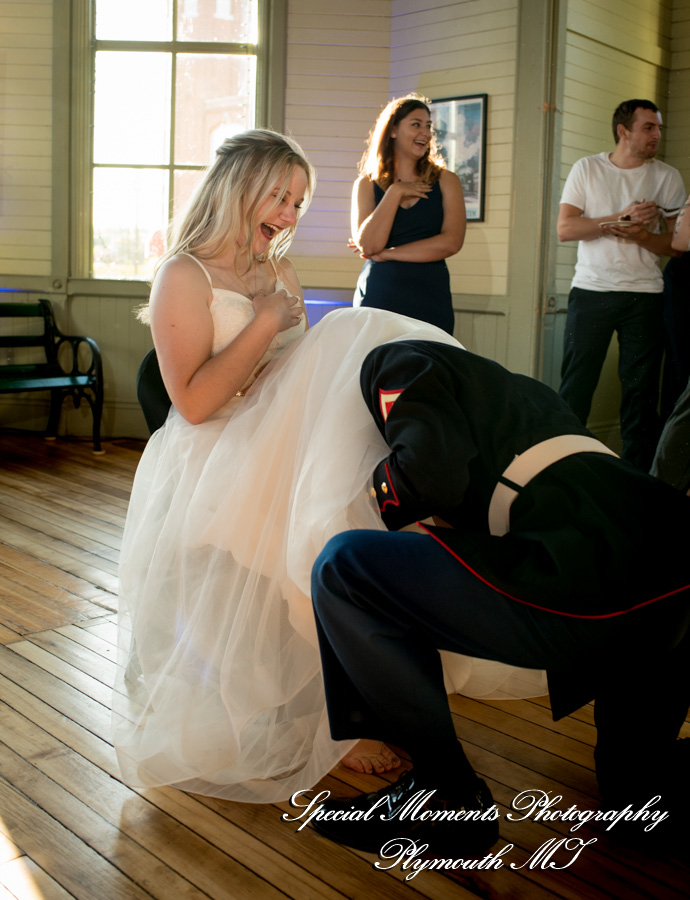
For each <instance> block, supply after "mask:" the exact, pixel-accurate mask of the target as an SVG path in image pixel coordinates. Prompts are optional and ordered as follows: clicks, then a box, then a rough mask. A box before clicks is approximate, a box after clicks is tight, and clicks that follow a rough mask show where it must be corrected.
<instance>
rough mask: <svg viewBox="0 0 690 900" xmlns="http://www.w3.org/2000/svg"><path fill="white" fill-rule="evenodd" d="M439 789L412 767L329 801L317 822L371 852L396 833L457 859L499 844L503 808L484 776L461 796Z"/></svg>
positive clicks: (322, 831)
mask: <svg viewBox="0 0 690 900" xmlns="http://www.w3.org/2000/svg"><path fill="white" fill-rule="evenodd" d="M439 794H440V792H439V791H434V790H431V789H426V788H424V787H423V786H422V785H420V784H418V783H417V781H416V779H415V775H414V771H407V772H404V773H403V774H402V775H401V776H400V778H398V780H397V781H396V782H395V784H390V785H387V786H386V787H384V788H381V790H379V791H376V792H375V793H371V794H360V795H359V796H358V797H351V798H350V799H346V798H340V799H333V800H330V799H329V800H326V801H324V802H323V804H321V807H322V808H321V810H320V813H319V814H318V815H317V816H315V817H314V818H313V819H312V824H313V826H314V828H315V829H316V831H318V832H319V834H322V835H324V837H327V838H330V839H331V840H332V841H337V842H338V843H339V844H347V845H348V846H349V847H355V848H356V849H357V850H366V851H369V852H371V853H378V852H379V851H380V850H381V848H382V847H383V846H384V845H385V844H386V843H387V842H388V841H391V840H394V839H396V838H409V839H411V840H412V841H414V842H415V843H416V845H417V847H418V848H421V847H423V845H425V844H428V845H429V847H428V852H427V855H429V854H435V853H439V854H440V853H443V855H449V856H451V855H452V856H453V857H454V858H460V857H465V856H472V855H475V854H478V853H480V852H481V851H483V850H488V849H489V847H491V846H492V845H493V844H495V843H496V841H497V840H498V823H497V820H498V818H499V813H498V810H497V809H496V807H495V805H494V802H493V797H492V796H491V791H490V790H489V788H488V787H487V786H486V784H485V782H484V781H482V780H481V779H479V778H478V779H477V783H476V786H475V788H473V789H470V791H469V792H468V795H467V796H466V797H465V798H464V799H463V800H461V801H460V800H451V799H450V798H449V797H448V798H446V797H443V796H439Z"/></svg>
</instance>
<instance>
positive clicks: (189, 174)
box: [173, 170, 204, 218]
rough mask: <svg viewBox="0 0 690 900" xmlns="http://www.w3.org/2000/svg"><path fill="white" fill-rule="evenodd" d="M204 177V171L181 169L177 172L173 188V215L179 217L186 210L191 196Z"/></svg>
mask: <svg viewBox="0 0 690 900" xmlns="http://www.w3.org/2000/svg"><path fill="white" fill-rule="evenodd" d="M203 177H204V172H203V171H199V170H197V171H189V170H187V171H181V172H175V180H174V187H173V190H174V191H175V197H174V199H173V216H174V217H175V218H177V217H178V216H180V215H181V213H182V212H183V211H184V209H185V207H186V206H187V203H188V202H189V199H190V197H191V196H192V194H193V193H194V191H195V190H196V189H197V187H198V186H199V184H201V180H202V179H203Z"/></svg>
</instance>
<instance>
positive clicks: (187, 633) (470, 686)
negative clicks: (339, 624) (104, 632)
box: [113, 308, 546, 802]
mask: <svg viewBox="0 0 690 900" xmlns="http://www.w3.org/2000/svg"><path fill="white" fill-rule="evenodd" d="M414 339H417V340H434V341H439V342H442V343H448V344H454V345H456V346H458V344H457V341H455V340H454V339H453V338H452V337H450V336H449V335H447V334H446V333H445V332H443V331H441V330H440V329H437V328H435V327H433V326H431V325H428V324H426V323H423V322H419V321H417V320H413V319H408V318H405V317H403V316H399V315H396V314H394V313H388V312H385V311H382V310H377V309H365V308H362V309H346V310H338V311H335V312H332V313H330V314H329V315H328V316H326V317H325V318H324V319H323V320H322V321H321V322H320V323H319V324H318V325H316V326H315V327H314V328H312V329H310V330H309V331H308V332H307V333H306V334H305V335H304V336H303V337H302V338H300V339H299V340H297V341H295V342H294V344H292V345H291V346H290V347H288V348H287V349H286V350H285V352H284V353H283V355H282V356H281V357H280V358H279V359H276V360H274V361H273V362H272V363H271V364H270V365H269V366H268V367H267V368H266V370H265V371H264V372H263V373H262V375H261V376H260V377H259V379H258V380H257V381H256V382H255V384H254V385H253V387H252V388H251V389H250V391H249V392H248V393H247V395H246V396H245V397H237V398H233V400H232V401H231V402H230V403H229V404H228V405H227V406H226V407H225V408H224V409H223V410H221V411H220V412H219V413H217V414H216V415H215V416H214V417H212V418H211V419H209V420H207V421H206V422H204V423H202V424H201V425H190V424H189V423H188V422H186V421H185V420H184V419H183V418H182V416H180V415H179V414H178V413H177V412H176V411H175V410H174V409H173V410H171V412H170V415H169V417H168V420H167V422H166V424H165V425H164V426H163V428H161V429H160V430H159V431H157V432H156V433H155V434H154V435H153V436H152V437H151V439H150V440H149V442H148V444H147V447H146V450H145V452H144V454H143V456H142V459H141V462H140V465H139V468H138V470H137V474H136V478H135V481H134V486H133V491H132V498H131V502H130V507H129V512H128V516H127V523H126V526H125V533H124V539H123V546H122V552H121V563H120V601H121V608H120V614H119V620H118V624H119V649H118V676H117V681H116V684H115V689H114V696H113V711H114V712H113V725H114V742H115V747H116V750H117V754H118V759H119V762H120V766H121V769H122V773H123V777H124V779H125V781H127V782H128V783H129V784H131V785H133V786H136V787H146V786H158V785H174V786H176V787H178V788H181V789H183V790H187V791H192V792H195V793H201V794H207V795H211V796H218V797H223V798H226V799H229V800H240V801H248V802H276V801H281V800H285V799H287V798H288V797H290V796H291V795H292V794H293V793H294V792H295V791H297V790H304V789H308V788H311V787H312V786H313V785H314V784H315V783H316V782H317V781H318V780H319V779H320V778H322V777H323V776H324V775H325V774H326V773H327V772H328V771H329V770H330V769H331V768H332V767H333V766H334V765H335V764H336V763H337V762H338V760H339V759H341V758H342V756H343V755H344V754H345V753H346V752H347V751H348V750H349V749H350V747H351V746H352V745H353V742H351V741H334V740H332V739H331V737H330V733H329V727H328V717H327V713H326V708H325V700H324V691H323V683H322V678H321V670H320V662H319V651H318V646H317V641H316V631H315V627H314V619H313V614H312V610H311V601H310V598H309V591H310V573H311V568H312V565H313V562H314V560H315V559H316V556H317V555H318V553H319V552H320V550H321V549H322V548H323V546H324V544H325V543H326V542H327V541H328V539H329V538H331V537H332V536H333V535H335V534H338V533H340V532H342V531H346V530H349V529H353V528H374V529H379V530H382V529H383V528H384V526H383V524H382V522H381V519H380V516H379V513H378V510H377V508H376V507H375V506H374V505H373V501H372V500H371V498H370V496H369V493H368V487H369V482H370V479H371V473H372V471H373V469H374V467H375V466H376V464H377V463H378V462H379V461H380V460H381V459H382V458H383V457H384V456H386V455H387V453H388V450H387V447H386V445H385V443H384V441H383V439H382V437H381V435H380V434H379V432H378V429H377V428H376V425H375V424H374V422H373V420H372V419H371V416H370V415H369V412H368V410H367V407H366V405H365V403H364V400H363V399H362V396H361V392H360V387H359V371H360V367H361V364H362V361H363V359H364V357H365V356H366V355H367V353H368V352H369V351H370V350H372V349H373V348H374V347H376V346H378V345H380V344H382V343H386V342H387V341H391V340H414ZM430 465H433V461H430ZM444 665H445V670H446V680H447V687H448V690H449V691H451V690H454V691H461V692H462V693H464V694H468V695H471V696H493V697H505V696H535V695H540V694H543V693H545V692H546V687H545V684H546V683H545V678H544V675H543V673H540V672H532V671H531V670H525V669H513V668H511V667H507V666H503V665H501V664H499V663H492V662H487V661H485V660H472V659H468V658H466V657H461V656H458V655H455V654H444ZM366 736H367V735H362V737H366Z"/></svg>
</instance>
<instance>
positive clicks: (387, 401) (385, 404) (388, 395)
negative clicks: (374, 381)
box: [379, 390, 402, 422]
mask: <svg viewBox="0 0 690 900" xmlns="http://www.w3.org/2000/svg"><path fill="white" fill-rule="evenodd" d="M401 394H402V390H400V391H384V390H379V406H380V408H381V415H382V416H383V421H384V422H385V421H386V419H387V418H388V415H389V413H390V411H391V409H392V408H393V404H394V403H395V401H396V400H397V399H398V397H399V396H400V395H401Z"/></svg>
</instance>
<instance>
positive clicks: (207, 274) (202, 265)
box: [180, 250, 213, 290]
mask: <svg viewBox="0 0 690 900" xmlns="http://www.w3.org/2000/svg"><path fill="white" fill-rule="evenodd" d="M180 256H188V257H189V258H190V259H193V260H194V262H196V263H199V265H200V266H201V268H202V269H203V270H204V274H205V275H206V277H207V278H208V283H209V284H210V285H211V290H213V282H212V281H211V275H210V273H209V271H208V269H207V268H206V266H205V265H204V264H203V263H202V261H201V260H200V259H197V257H196V256H192V254H191V253H187V251H186V250H181V251H180Z"/></svg>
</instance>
